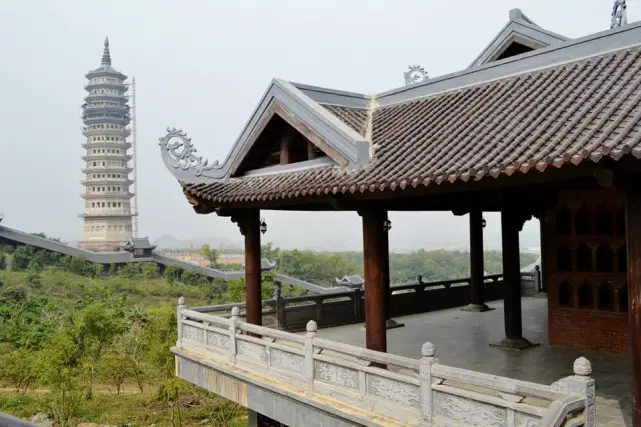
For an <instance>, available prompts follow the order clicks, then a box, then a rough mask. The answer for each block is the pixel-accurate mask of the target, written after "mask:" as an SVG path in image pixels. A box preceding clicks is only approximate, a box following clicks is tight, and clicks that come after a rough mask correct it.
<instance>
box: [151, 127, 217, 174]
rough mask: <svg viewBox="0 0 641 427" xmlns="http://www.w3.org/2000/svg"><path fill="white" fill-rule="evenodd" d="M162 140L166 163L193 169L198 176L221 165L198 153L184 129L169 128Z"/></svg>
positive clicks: (186, 169)
mask: <svg viewBox="0 0 641 427" xmlns="http://www.w3.org/2000/svg"><path fill="white" fill-rule="evenodd" d="M159 140H160V143H159V145H160V147H161V149H162V156H163V160H164V161H165V164H166V165H167V166H168V167H169V166H171V167H172V168H174V169H180V170H183V171H188V170H192V171H193V172H194V174H195V175H196V176H201V175H202V173H203V172H205V171H208V170H211V169H214V168H216V167H218V166H219V164H218V161H215V162H213V163H211V164H210V163H209V161H208V160H206V159H203V157H202V156H198V155H196V151H197V149H196V147H194V144H192V142H191V138H189V137H188V136H187V134H186V133H185V132H183V131H182V129H176V128H167V135H165V136H163V137H162V138H160V139H159Z"/></svg>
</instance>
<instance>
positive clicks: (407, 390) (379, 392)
mask: <svg viewBox="0 0 641 427" xmlns="http://www.w3.org/2000/svg"><path fill="white" fill-rule="evenodd" d="M367 392H368V393H369V394H370V395H372V396H377V397H381V398H383V399H385V400H387V401H390V402H393V403H396V404H399V405H403V406H409V407H411V408H416V409H419V408H420V398H419V395H420V390H419V387H418V386H415V385H412V384H405V383H401V382H399V381H395V380H391V379H389V378H383V377H379V376H376V375H372V374H368V375H367Z"/></svg>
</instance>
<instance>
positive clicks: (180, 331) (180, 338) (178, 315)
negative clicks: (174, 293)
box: [176, 297, 185, 348]
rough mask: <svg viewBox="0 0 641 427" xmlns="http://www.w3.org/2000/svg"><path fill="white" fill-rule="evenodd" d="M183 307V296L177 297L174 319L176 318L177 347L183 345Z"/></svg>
mask: <svg viewBox="0 0 641 427" xmlns="http://www.w3.org/2000/svg"><path fill="white" fill-rule="evenodd" d="M183 308H185V297H180V298H178V309H177V310H176V319H177V320H178V344H177V345H178V347H180V348H182V346H183V325H182V320H183V318H182V313H181V312H182V310H183Z"/></svg>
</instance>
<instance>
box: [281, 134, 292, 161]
mask: <svg viewBox="0 0 641 427" xmlns="http://www.w3.org/2000/svg"><path fill="white" fill-rule="evenodd" d="M293 139H294V138H293V135H292V133H291V131H289V130H284V131H283V135H282V137H281V140H280V164H281V165H288V164H290V163H292V141H293Z"/></svg>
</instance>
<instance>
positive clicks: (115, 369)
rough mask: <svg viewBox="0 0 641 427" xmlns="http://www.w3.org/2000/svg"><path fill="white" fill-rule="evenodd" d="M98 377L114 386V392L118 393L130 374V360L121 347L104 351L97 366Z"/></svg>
mask: <svg viewBox="0 0 641 427" xmlns="http://www.w3.org/2000/svg"><path fill="white" fill-rule="evenodd" d="M98 375H99V378H100V379H101V380H102V381H104V382H105V383H107V384H109V385H112V386H114V388H115V389H116V394H120V392H121V391H122V386H123V384H124V383H125V381H127V379H129V378H130V377H131V376H132V372H131V361H130V359H129V357H128V356H127V355H126V354H125V353H124V351H122V349H114V350H111V351H109V352H108V353H106V354H105V355H104V356H103V357H102V359H101V360H100V364H99V366H98Z"/></svg>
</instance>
